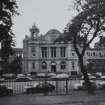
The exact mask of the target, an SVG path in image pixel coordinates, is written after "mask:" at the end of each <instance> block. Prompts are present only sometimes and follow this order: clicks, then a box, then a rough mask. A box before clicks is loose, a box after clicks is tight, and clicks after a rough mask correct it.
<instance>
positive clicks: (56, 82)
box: [56, 79, 58, 95]
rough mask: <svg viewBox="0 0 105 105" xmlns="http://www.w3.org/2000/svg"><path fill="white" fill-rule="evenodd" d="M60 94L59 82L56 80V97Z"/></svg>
mask: <svg viewBox="0 0 105 105" xmlns="http://www.w3.org/2000/svg"><path fill="white" fill-rule="evenodd" d="M57 94H58V80H57V79H56V95H57Z"/></svg>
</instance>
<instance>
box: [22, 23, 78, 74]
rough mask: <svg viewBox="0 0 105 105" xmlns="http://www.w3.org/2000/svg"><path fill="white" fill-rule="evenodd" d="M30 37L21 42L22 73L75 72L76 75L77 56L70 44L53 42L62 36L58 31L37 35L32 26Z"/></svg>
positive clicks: (36, 29)
mask: <svg viewBox="0 0 105 105" xmlns="http://www.w3.org/2000/svg"><path fill="white" fill-rule="evenodd" d="M30 32H31V35H30V36H26V37H25V39H24V41H23V62H24V63H23V71H24V72H25V73H29V72H67V73H71V72H76V73H78V71H79V68H78V61H77V56H76V54H75V53H74V51H73V49H72V48H73V47H72V44H71V42H68V43H64V42H63V41H61V42H55V40H56V39H57V38H58V37H59V36H60V35H62V33H60V32H59V31H58V30H56V29H52V30H49V31H48V32H47V33H46V34H45V35H39V29H38V28H37V27H36V26H35V25H34V26H33V27H32V28H31V29H30Z"/></svg>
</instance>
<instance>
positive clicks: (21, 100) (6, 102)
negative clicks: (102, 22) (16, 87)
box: [0, 91, 105, 105]
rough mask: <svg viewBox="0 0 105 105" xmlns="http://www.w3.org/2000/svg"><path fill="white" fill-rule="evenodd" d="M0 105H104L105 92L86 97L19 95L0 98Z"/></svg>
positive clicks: (79, 94) (78, 94)
mask: <svg viewBox="0 0 105 105" xmlns="http://www.w3.org/2000/svg"><path fill="white" fill-rule="evenodd" d="M0 105H105V91H97V92H96V94H95V95H88V94H87V92H85V91H82V92H81V91H73V92H71V93H70V94H69V95H55V96H51V95H50V96H49V95H48V96H44V95H43V94H29V95H27V94H19V95H13V96H5V97H0Z"/></svg>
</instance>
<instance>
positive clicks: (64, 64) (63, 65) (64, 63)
mask: <svg viewBox="0 0 105 105" xmlns="http://www.w3.org/2000/svg"><path fill="white" fill-rule="evenodd" d="M61 69H66V62H65V61H62V62H61Z"/></svg>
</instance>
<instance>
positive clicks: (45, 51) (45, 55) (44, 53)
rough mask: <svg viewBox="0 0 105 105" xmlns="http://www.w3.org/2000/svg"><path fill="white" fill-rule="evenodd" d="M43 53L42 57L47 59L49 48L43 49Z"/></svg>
mask: <svg viewBox="0 0 105 105" xmlns="http://www.w3.org/2000/svg"><path fill="white" fill-rule="evenodd" d="M41 51H42V57H43V58H44V57H47V47H42V48H41Z"/></svg>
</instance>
